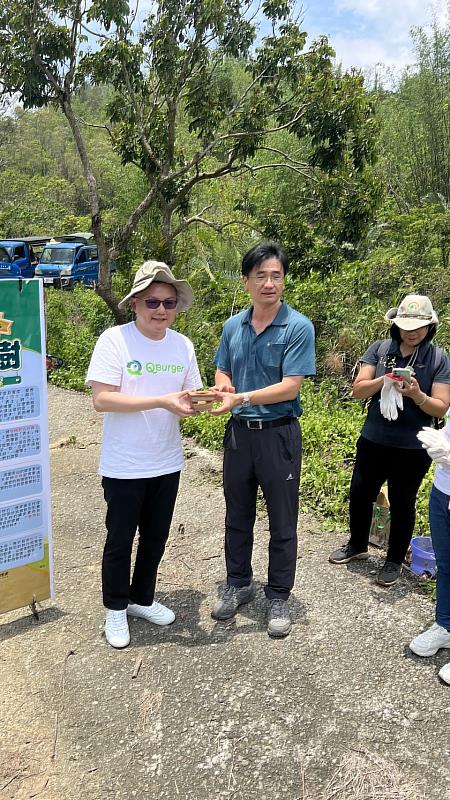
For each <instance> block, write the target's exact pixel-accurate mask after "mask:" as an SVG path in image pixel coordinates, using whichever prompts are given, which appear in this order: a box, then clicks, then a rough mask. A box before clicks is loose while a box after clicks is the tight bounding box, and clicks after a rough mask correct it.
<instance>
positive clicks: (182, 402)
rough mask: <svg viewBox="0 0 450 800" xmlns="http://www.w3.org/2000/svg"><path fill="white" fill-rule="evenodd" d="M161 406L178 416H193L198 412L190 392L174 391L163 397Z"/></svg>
mask: <svg viewBox="0 0 450 800" xmlns="http://www.w3.org/2000/svg"><path fill="white" fill-rule="evenodd" d="M161 408H165V410H166V411H170V412H171V413H172V414H176V415H177V417H192V416H194V414H196V411H195V409H194V408H193V406H192V403H191V398H190V397H189V392H187V391H186V392H172V394H165V395H163V396H162V397H161Z"/></svg>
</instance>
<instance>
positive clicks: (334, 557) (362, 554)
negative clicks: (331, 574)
mask: <svg viewBox="0 0 450 800" xmlns="http://www.w3.org/2000/svg"><path fill="white" fill-rule="evenodd" d="M365 558H369V553H368V551H367V550H357V549H356V547H353V545H351V544H350V542H348V544H344V545H342V547H340V548H339V550H335V551H334V552H333V553H331V555H330V556H329V558H328V561H331V563H332V564H348V562H349V561H353V560H357V559H358V560H361V561H362V560H363V559H365Z"/></svg>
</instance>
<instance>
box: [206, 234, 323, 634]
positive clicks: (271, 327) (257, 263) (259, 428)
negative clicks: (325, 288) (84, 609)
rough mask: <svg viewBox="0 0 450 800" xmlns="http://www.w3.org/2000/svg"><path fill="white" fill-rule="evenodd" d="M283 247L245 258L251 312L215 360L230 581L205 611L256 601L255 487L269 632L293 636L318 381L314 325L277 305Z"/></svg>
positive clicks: (221, 611) (230, 611)
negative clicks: (313, 383)
mask: <svg viewBox="0 0 450 800" xmlns="http://www.w3.org/2000/svg"><path fill="white" fill-rule="evenodd" d="M288 266H289V265H288V260H287V256H286V253H285V251H284V249H283V248H282V247H281V245H279V244H278V243H277V242H262V243H261V244H259V245H257V246H256V247H254V248H252V249H251V250H250V251H249V252H248V253H247V254H246V255H245V256H244V258H243V260H242V276H243V281H244V286H245V288H246V290H247V291H248V293H249V295H250V297H251V300H252V303H253V305H252V307H251V308H250V309H247V310H246V311H242V312H241V313H240V314H237V315H236V316H234V317H231V319H229V320H227V322H226V323H225V327H224V329H223V332H222V338H221V341H220V345H219V348H218V351H217V353H216V358H215V364H216V367H217V371H216V377H215V380H216V386H215V389H216V390H217V395H218V397H219V398H220V400H221V406H220V407H219V408H217V409H215V410H213V411H212V412H211V413H212V414H224V413H226V412H228V411H231V412H232V416H231V417H230V419H229V420H228V423H227V426H226V429H225V436H224V467H223V482H224V494H225V501H226V520H225V560H226V567H227V584H226V586H225V588H224V590H223V592H222V594H221V597H220V598H219V600H218V601H217V603H216V605H215V606H214V609H213V611H212V616H213V617H214V619H218V620H224V619H230V618H231V617H233V616H234V615H235V613H236V610H237V608H238V607H239V606H240V605H243V604H244V603H248V602H249V601H250V600H252V599H253V597H254V595H255V588H254V584H253V581H252V565H251V559H252V549H253V526H254V523H255V517H256V495H257V490H258V486H260V487H261V489H262V491H263V494H264V498H265V501H266V506H267V512H268V515H269V527H270V543H269V569H268V581H267V585H266V587H265V594H266V597H267V599H268V605H269V607H268V633H269V635H270V636H275V637H282V636H287V635H288V634H289V632H290V630H291V617H290V613H289V606H288V602H287V601H288V598H289V594H290V591H291V589H292V587H293V585H294V579H295V567H296V561H297V519H298V500H299V498H298V491H299V482H300V466H301V430H300V425H299V422H298V417H299V416H300V415H301V413H302V409H301V405H300V400H299V391H300V387H301V385H302V382H303V380H304V378H305V376H308V375H314V374H315V358H314V329H313V326H312V323H311V321H310V320H309V319H308V318H307V317H305V316H304V315H303V314H300V313H299V312H298V311H295V310H294V309H293V308H290V306H288V305H287V304H286V303H284V302H283V300H282V299H281V295H282V292H283V288H284V278H285V275H286V273H287V271H288Z"/></svg>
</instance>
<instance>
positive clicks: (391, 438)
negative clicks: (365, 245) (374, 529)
mask: <svg viewBox="0 0 450 800" xmlns="http://www.w3.org/2000/svg"><path fill="white" fill-rule="evenodd" d="M385 319H386V321H387V322H389V323H390V325H391V328H390V339H388V340H384V341H376V342H374V344H372V345H371V346H370V347H369V348H368V350H366V352H365V353H364V355H363V356H362V358H361V366H360V370H359V373H358V375H357V377H356V379H355V382H354V384H353V397H355V398H357V399H360V400H363V399H370V403H369V406H368V411H367V417H366V420H365V423H364V426H363V428H362V431H361V435H360V437H359V439H358V442H357V447H356V459H355V466H354V470H353V475H352V480H351V485H350V540H349V541H348V543H347V544H345V545H343V546H342V547H340V548H339V549H338V550H335V551H334V552H333V553H331V555H330V557H329V560H330V561H331V563H333V564H347V563H348V562H349V561H353V560H358V559H365V558H368V556H369V553H368V543H369V532H370V525H371V520H372V511H373V503H374V502H375V499H376V497H377V495H378V493H379V491H380V489H381V487H382V485H383V483H384V482H385V481H387V485H388V494H389V503H390V512H391V525H390V535H389V546H388V551H387V556H386V560H385V563H384V564H383V566H382V567H381V570H380V571H379V573H378V576H377V581H378V583H380V584H381V585H382V586H391V585H392V584H394V583H395V582H396V581H397V580H398V578H399V577H400V573H401V565H402V563H403V560H404V558H405V555H406V552H407V550H408V547H409V544H410V541H411V537H412V534H413V530H414V523H415V511H416V498H417V492H418V491H419V487H420V484H421V482H422V480H423V478H424V477H425V475H426V473H427V471H428V469H429V467H430V464H431V459H430V457H429V455H428V454H427V452H426V450H424V449H423V448H422V446H421V444H420V442H419V441H418V439H417V433H418V432H419V430H420V429H421V428H422V427H423V426H424V425H430V424H431V422H432V420H433V419H434V418H439V417H444V416H445V414H446V413H447V410H448V406H449V402H450V358H449V357H448V355H446V354H445V353H444V352H443V351H442V350H440V348H436V347H435V346H434V345H433V344H432V339H433V337H434V335H435V333H436V329H437V324H438V317H437V315H436V312H435V311H434V309H433V306H432V304H431V301H430V300H429V298H428V297H425V296H424V295H414V294H411V295H407V296H406V297H405V298H404V299H403V300H402V302H401V303H400V305H399V306H398V308H391V309H389V311H388V312H387V314H386V316H385ZM394 368H403V369H406V368H409V371H410V374H411V378H410V381H409V382H408V381H407V380H401V379H400V380H399V379H396V377H395V376H394V375H393V374H392V370H393V369H394Z"/></svg>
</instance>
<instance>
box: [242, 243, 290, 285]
mask: <svg viewBox="0 0 450 800" xmlns="http://www.w3.org/2000/svg"><path fill="white" fill-rule="evenodd" d="M268 258H277V259H278V261H279V262H280V263H281V265H282V267H283V271H284V274H285V275H287V272H288V269H289V260H288V257H287V254H286V250H285V249H284V247H282V246H281V244H280V243H279V242H271V241H267V242H260V244H257V245H255V247H252V249H251V250H249V251H248V253H246V254H245V256H244V258H243V259H242V270H241V271H242V274H243V275H246V276H248V275H249V274H250V272H251V270H252V269H253V267H258V266H259V265H260V264H261V263H262V262H263V261H266V260H267V259H268Z"/></svg>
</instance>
